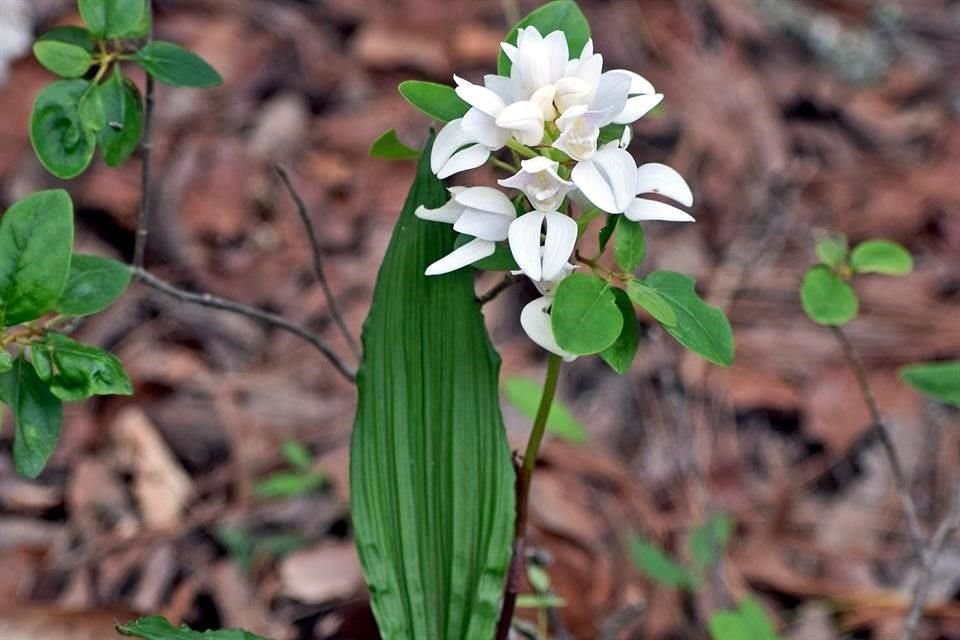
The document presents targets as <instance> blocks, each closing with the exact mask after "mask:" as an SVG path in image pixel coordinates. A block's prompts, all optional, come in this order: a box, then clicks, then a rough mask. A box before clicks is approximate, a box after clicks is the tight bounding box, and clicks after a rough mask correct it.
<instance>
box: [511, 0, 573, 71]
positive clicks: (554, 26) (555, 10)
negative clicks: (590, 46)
mask: <svg viewBox="0 0 960 640" xmlns="http://www.w3.org/2000/svg"><path fill="white" fill-rule="evenodd" d="M521 27H536V28H537V30H538V31H539V32H540V35H542V36H546V35H547V34H549V33H551V32H552V31H563V33H564V35H565V36H567V47H568V49H569V51H570V57H571V58H576V57H578V56H579V55H580V52H581V51H583V45H585V44H587V40H589V39H590V23H588V22H587V19H586V17H584V15H583V12H582V11H580V7H578V6H577V3H576V2H574V1H573V0H555V1H554V2H550V3H547V4H545V5H543V6H542V7H540V8H539V9H536V10H534V11H532V12H531V13H530V14H529V15H528V16H527V17H525V18H524V19H523V20H521V21H520V22H518V23H517V24H516V26H514V27H513V29H511V30H510V33H508V34H507V39H506V41H507V42H509V43H510V44H516V43H517V31H519V29H520V28H521ZM512 66H513V65H512V64H511V63H510V58H508V57H507V54H505V53H504V52H503V51H501V52H500V57H498V58H497V73H499V74H500V75H502V76H509V75H510V68H511V67H512Z"/></svg>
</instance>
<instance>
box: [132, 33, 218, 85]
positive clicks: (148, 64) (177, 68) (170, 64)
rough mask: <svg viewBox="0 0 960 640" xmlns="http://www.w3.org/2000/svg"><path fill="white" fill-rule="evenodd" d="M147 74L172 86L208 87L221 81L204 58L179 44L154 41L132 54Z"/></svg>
mask: <svg viewBox="0 0 960 640" xmlns="http://www.w3.org/2000/svg"><path fill="white" fill-rule="evenodd" d="M134 60H136V61H137V62H138V63H139V64H140V66H141V67H143V68H144V69H145V70H146V71H147V73H149V74H150V75H151V76H153V77H154V78H156V79H157V80H159V81H160V82H162V83H164V84H168V85H170V86H172V87H193V88H195V89H209V88H211V87H218V86H220V85H221V84H223V78H222V77H220V74H219V73H217V70H216V69H214V68H213V67H211V66H210V65H209V64H208V63H207V61H206V60H204V59H203V58H201V57H200V56H198V55H197V54H195V53H194V52H192V51H189V50H187V49H184V48H183V47H181V46H180V45H176V44H173V43H172V42H164V41H162V40H154V41H152V42H150V43H148V44H147V45H146V46H145V47H144V48H143V49H140V51H138V52H137V53H136V55H135V56H134Z"/></svg>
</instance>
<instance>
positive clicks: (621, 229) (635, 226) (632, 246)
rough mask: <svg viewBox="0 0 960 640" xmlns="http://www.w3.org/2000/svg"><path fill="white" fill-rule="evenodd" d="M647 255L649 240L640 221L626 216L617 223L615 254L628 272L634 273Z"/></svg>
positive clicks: (621, 265) (618, 261)
mask: <svg viewBox="0 0 960 640" xmlns="http://www.w3.org/2000/svg"><path fill="white" fill-rule="evenodd" d="M646 255H647V240H646V238H645V237H644V235H643V227H642V226H641V225H640V223H639V222H634V221H633V220H628V219H627V218H624V219H623V220H621V221H620V222H619V223H617V239H616V244H614V246H613V256H614V257H615V258H616V259H617V265H619V267H620V268H621V269H623V271H624V272H626V273H633V272H634V270H635V269H636V268H637V267H639V266H640V263H641V262H643V259H644V258H645V257H646Z"/></svg>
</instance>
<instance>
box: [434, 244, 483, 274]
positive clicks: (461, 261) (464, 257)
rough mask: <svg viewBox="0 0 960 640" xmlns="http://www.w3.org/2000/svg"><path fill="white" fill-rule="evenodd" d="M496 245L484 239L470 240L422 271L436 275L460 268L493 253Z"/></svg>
mask: <svg viewBox="0 0 960 640" xmlns="http://www.w3.org/2000/svg"><path fill="white" fill-rule="evenodd" d="M496 248H497V245H496V244H495V243H493V242H488V241H486V240H480V239H477V240H471V241H470V242H468V243H467V244H465V245H463V246H462V247H459V248H457V249H454V250H453V252H451V253H449V254H447V255H446V256H444V257H443V258H440V259H439V260H437V261H436V262H434V263H433V264H431V265H430V266H429V267H427V270H426V271H424V273H423V275H425V276H438V275H440V274H443V273H450V272H451V271H456V270H457V269H461V268H463V267H465V266H467V265H468V264H473V263H474V262H476V261H478V260H483V259H484V258H486V257H487V256H489V255H493V252H494V251H495V250H496Z"/></svg>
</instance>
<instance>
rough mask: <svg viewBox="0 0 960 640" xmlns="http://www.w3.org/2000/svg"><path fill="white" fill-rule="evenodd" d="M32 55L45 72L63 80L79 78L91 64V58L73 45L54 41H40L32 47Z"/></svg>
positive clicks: (87, 53) (83, 50)
mask: <svg viewBox="0 0 960 640" xmlns="http://www.w3.org/2000/svg"><path fill="white" fill-rule="evenodd" d="M33 55H35V56H36V57H37V60H39V61H40V64H42V65H43V66H44V67H46V68H47V70H49V71H52V72H53V73H55V74H57V75H58V76H63V77H64V78H79V77H81V76H82V75H83V74H85V73H86V72H87V70H88V69H89V68H90V65H92V64H93V56H91V55H90V53H89V52H88V51H87V50H86V49H84V48H82V47H78V46H77V45H75V44H68V43H66V42H58V41H56V40H40V41H38V42H37V43H36V44H35V45H33Z"/></svg>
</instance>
